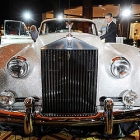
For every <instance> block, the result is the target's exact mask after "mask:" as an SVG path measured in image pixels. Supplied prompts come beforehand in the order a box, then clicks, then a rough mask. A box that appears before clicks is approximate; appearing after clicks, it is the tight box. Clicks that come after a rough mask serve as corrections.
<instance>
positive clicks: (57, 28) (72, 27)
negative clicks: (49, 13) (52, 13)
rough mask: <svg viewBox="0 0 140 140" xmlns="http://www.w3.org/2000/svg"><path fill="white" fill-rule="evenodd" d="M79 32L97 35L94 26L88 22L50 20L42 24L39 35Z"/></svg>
mask: <svg viewBox="0 0 140 140" xmlns="http://www.w3.org/2000/svg"><path fill="white" fill-rule="evenodd" d="M62 32H81V33H89V34H94V35H97V31H96V28H95V24H94V23H93V22H89V21H74V20H71V21H66V20H50V21H46V22H43V23H42V26H41V28H40V34H41V35H44V34H48V33H62Z"/></svg>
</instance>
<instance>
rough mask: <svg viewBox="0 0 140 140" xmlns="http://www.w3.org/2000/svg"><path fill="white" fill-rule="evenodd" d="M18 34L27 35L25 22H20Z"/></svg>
mask: <svg viewBox="0 0 140 140" xmlns="http://www.w3.org/2000/svg"><path fill="white" fill-rule="evenodd" d="M20 35H26V36H29V31H28V29H27V27H26V26H25V24H23V23H21V27H20Z"/></svg>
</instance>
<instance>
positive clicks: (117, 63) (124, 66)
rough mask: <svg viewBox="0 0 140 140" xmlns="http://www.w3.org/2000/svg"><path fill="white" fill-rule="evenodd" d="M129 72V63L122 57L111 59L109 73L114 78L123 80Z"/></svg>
mask: <svg viewBox="0 0 140 140" xmlns="http://www.w3.org/2000/svg"><path fill="white" fill-rule="evenodd" d="M130 71H131V66H130V63H129V62H128V60H127V59H125V58H124V57H115V58H114V59H112V64H111V73H112V75H113V76H115V77H116V78H124V77H126V76H127V75H129V73H130Z"/></svg>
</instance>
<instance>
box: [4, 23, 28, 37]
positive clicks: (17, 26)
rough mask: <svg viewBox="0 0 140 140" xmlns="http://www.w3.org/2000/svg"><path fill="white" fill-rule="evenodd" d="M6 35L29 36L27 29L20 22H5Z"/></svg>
mask: <svg viewBox="0 0 140 140" xmlns="http://www.w3.org/2000/svg"><path fill="white" fill-rule="evenodd" d="M4 28H5V30H4V31H5V35H26V36H29V33H28V30H27V27H26V26H25V24H24V23H23V22H20V21H5V23H4Z"/></svg>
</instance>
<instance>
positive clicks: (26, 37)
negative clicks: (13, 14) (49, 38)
mask: <svg viewBox="0 0 140 140" xmlns="http://www.w3.org/2000/svg"><path fill="white" fill-rule="evenodd" d="M1 34H2V35H1V43H0V44H1V45H4V44H6V45H8V44H13V43H17V42H18V43H19V42H21V43H23V42H32V39H31V36H30V34H29V30H28V28H27V27H26V25H25V23H24V22H23V21H17V20H4V29H3V30H1Z"/></svg>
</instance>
